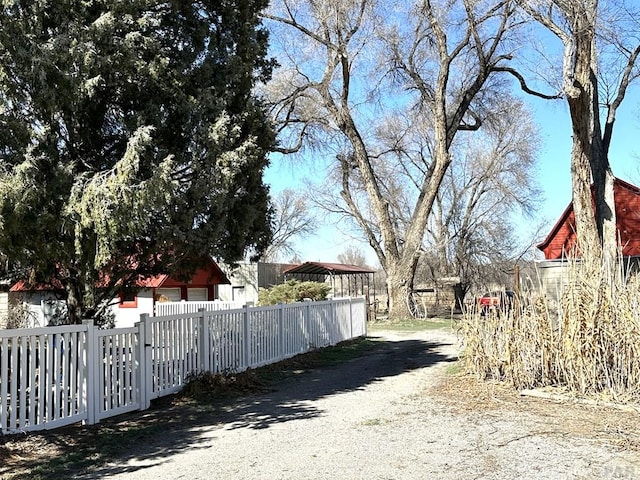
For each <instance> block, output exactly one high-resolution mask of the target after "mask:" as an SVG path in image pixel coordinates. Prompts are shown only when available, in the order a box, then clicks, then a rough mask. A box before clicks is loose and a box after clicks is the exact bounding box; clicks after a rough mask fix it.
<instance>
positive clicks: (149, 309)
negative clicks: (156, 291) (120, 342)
mask: <svg viewBox="0 0 640 480" xmlns="http://www.w3.org/2000/svg"><path fill="white" fill-rule="evenodd" d="M114 302H115V303H114V304H113V305H111V311H112V312H113V314H114V315H115V322H116V328H126V327H133V325H134V324H135V323H136V322H139V321H140V315H142V314H143V313H146V314H148V315H150V316H153V292H152V290H151V289H144V290H140V291H139V292H138V295H137V306H136V307H135V308H131V307H128V308H123V307H121V306H120V302H119V301H117V300H114Z"/></svg>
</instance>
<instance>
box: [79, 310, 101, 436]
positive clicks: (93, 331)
mask: <svg viewBox="0 0 640 480" xmlns="http://www.w3.org/2000/svg"><path fill="white" fill-rule="evenodd" d="M82 323H83V324H84V325H85V327H86V328H87V343H86V345H85V347H84V348H85V352H84V354H85V355H86V359H87V365H86V368H87V370H86V372H85V379H86V380H85V381H86V388H87V391H86V397H85V402H86V407H87V420H86V422H87V425H94V424H96V423H98V421H99V420H98V413H99V410H100V402H102V401H104V399H103V398H102V392H103V391H104V389H101V388H100V365H101V364H102V358H101V355H100V352H101V350H100V348H99V344H98V329H97V328H96V327H95V325H94V324H93V320H83V321H82Z"/></svg>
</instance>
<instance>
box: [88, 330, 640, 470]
mask: <svg viewBox="0 0 640 480" xmlns="http://www.w3.org/2000/svg"><path fill="white" fill-rule="evenodd" d="M376 334H377V333H376ZM382 335H384V337H385V339H386V340H389V342H388V343H385V344H384V345H383V346H382V347H381V348H379V349H376V350H375V351H374V352H373V353H371V354H369V355H365V356H364V357H361V358H358V359H355V360H352V361H350V362H347V363H345V364H343V365H339V366H335V367H330V368H324V369H320V370H317V371H314V372H310V373H304V374H301V375H299V376H296V377H295V378H292V379H289V380H286V381H283V382H282V383H280V384H278V386H277V390H276V391H274V392H270V393H268V394H260V395H251V396H248V397H245V398H243V399H240V400H235V401H233V404H232V405H229V406H228V407H227V408H225V409H224V410H223V411H220V412H217V413H215V414H212V418H211V422H210V424H209V425H206V426H198V427H195V428H194V427H190V428H185V429H183V430H178V431H177V432H175V431H172V432H171V434H170V435H169V434H168V435H167V436H164V437H158V438H156V439H155V440H154V442H152V443H151V444H145V445H141V446H140V447H139V449H136V451H132V452H130V453H129V454H128V455H126V456H125V457H123V458H120V459H118V460H117V461H113V462H111V463H110V464H108V465H106V466H103V467H100V468H99V469H98V470H97V471H94V472H91V473H87V474H84V475H80V476H78V477H77V478H83V479H94V478H95V479H97V478H114V479H118V478H122V479H131V480H133V479H140V480H142V479H154V480H157V479H217V478H220V479H456V480H458V479H475V478H478V479H554V480H555V479H592V478H602V479H604V478H629V479H631V478H640V462H639V461H638V458H637V457H638V455H639V454H638V452H637V451H634V450H633V449H628V448H626V449H625V448H622V447H621V446H620V444H617V443H615V442H612V441H611V439H610V438H609V437H607V438H604V439H603V438H600V437H599V436H598V435H595V434H594V433H593V432H591V433H590V434H588V435H586V434H581V433H580V431H576V430H575V429H573V430H571V429H569V428H568V427H567V425H569V424H570V423H572V422H573V420H566V421H565V420H563V418H565V417H562V416H561V415H554V412H556V413H557V412H558V411H559V410H557V409H561V408H565V407H562V406H557V407H556V406H554V404H553V403H552V402H551V403H549V402H547V403H545V405H547V407H545V408H547V410H549V411H550V412H548V413H544V412H546V411H547V410H544V411H533V412H532V411H531V409H529V408H526V405H527V402H524V403H522V404H521V403H519V402H512V404H509V405H505V407H504V408H503V409H502V410H501V409H500V408H498V409H496V408H493V407H492V408H490V409H487V408H486V405H483V402H485V403H486V399H485V400H483V399H482V398H480V395H477V396H476V393H473V392H472V393H465V392H464V390H460V389H457V390H456V389H453V390H451V389H449V390H447V388H446V387H447V382H448V381H449V380H448V378H450V377H451V375H449V374H447V366H448V365H451V362H452V361H453V360H455V355H456V348H457V347H456V342H455V337H454V336H453V335H452V334H450V333H449V332H446V331H423V332H418V333H411V334H400V333H394V332H385V333H382ZM441 390H444V394H443V392H442V391H441ZM461 392H462V393H461ZM447 395H448V396H449V397H450V396H451V395H458V396H460V397H464V398H459V399H456V398H453V399H452V398H448V397H447ZM489 397H491V398H490V400H491V401H492V403H493V404H495V403H496V402H497V400H496V399H495V397H494V396H493V395H489ZM532 402H534V400H532ZM535 402H540V400H535ZM532 405H533V404H532ZM536 405H539V404H536ZM476 406H477V408H476ZM498 406H499V405H498ZM523 406H524V408H523ZM581 411H584V410H581V409H575V408H572V410H570V412H574V413H569V414H568V415H574V416H575V415H578V416H581V415H580V414H579V412H581ZM576 412H577V413H576ZM597 413H598V412H597V410H594V411H592V412H591V413H590V414H591V415H596V414H597ZM636 416H637V415H636ZM566 418H570V417H566ZM585 418H586V417H585ZM594 418H595V417H594ZM578 420H580V419H577V420H576V421H578ZM565 423H566V425H564V424H565ZM590 423H592V422H590ZM599 428H600V427H599ZM603 428H604V427H603ZM636 432H637V431H636Z"/></svg>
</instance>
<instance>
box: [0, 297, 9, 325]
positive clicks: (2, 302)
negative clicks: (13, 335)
mask: <svg viewBox="0 0 640 480" xmlns="http://www.w3.org/2000/svg"><path fill="white" fill-rule="evenodd" d="M8 320H9V293H8V292H0V328H7V321H8Z"/></svg>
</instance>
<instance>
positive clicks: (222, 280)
mask: <svg viewBox="0 0 640 480" xmlns="http://www.w3.org/2000/svg"><path fill="white" fill-rule="evenodd" d="M229 283H231V282H230V281H229V279H228V278H227V276H226V275H225V274H224V272H223V271H222V270H221V269H220V267H219V266H218V264H217V263H216V262H214V261H213V260H212V259H210V258H209V262H208V264H207V265H205V266H203V267H202V268H200V269H198V270H197V271H196V272H195V273H194V274H193V275H192V276H191V278H190V279H189V282H188V285H189V286H193V287H199V286H206V285H220V284H229ZM135 284H136V287H138V288H160V287H178V286H184V285H186V284H187V282H182V281H180V280H176V279H174V278H172V277H170V276H169V275H167V274H161V275H155V276H153V277H142V276H141V277H138V278H137V279H136V282H135ZM52 290H64V287H63V285H62V283H61V282H60V281H59V280H56V279H54V280H52V281H51V282H49V283H38V284H36V285H30V284H29V282H27V281H26V280H20V281H19V282H17V283H15V284H14V285H13V286H12V287H11V288H10V289H9V291H10V292H32V291H52Z"/></svg>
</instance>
